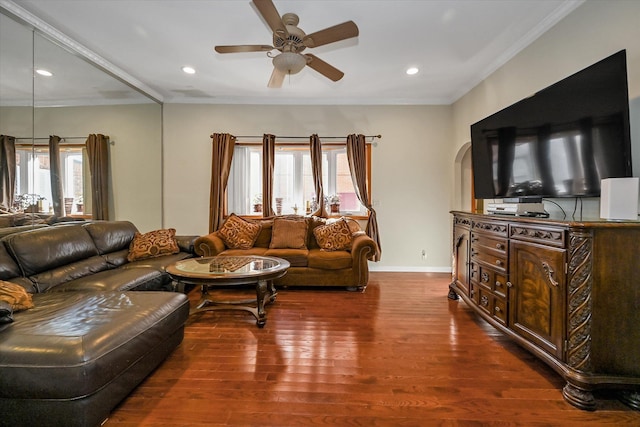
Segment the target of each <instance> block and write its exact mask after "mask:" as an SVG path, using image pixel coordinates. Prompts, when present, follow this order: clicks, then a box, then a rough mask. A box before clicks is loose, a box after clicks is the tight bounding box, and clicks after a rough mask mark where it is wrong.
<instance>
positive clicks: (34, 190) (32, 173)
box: [15, 145, 86, 214]
mask: <svg viewBox="0 0 640 427" xmlns="http://www.w3.org/2000/svg"><path fill="white" fill-rule="evenodd" d="M84 157H85V154H84V147H83V146H62V147H60V168H61V172H62V189H63V194H64V198H65V199H67V200H66V201H65V202H67V203H68V206H67V207H66V209H65V211H66V214H70V213H71V214H82V213H83V211H84V206H82V205H83V200H84V197H83V196H84V188H85V179H84V176H85V173H84V169H85V165H86V162H85V161H84ZM21 194H37V195H38V196H41V197H44V200H43V202H44V203H43V207H42V209H43V211H45V212H52V209H53V207H52V204H51V200H52V197H51V175H50V159H49V147H48V146H35V147H32V146H30V145H29V146H27V145H18V146H16V189H15V195H16V196H19V195H21ZM69 209H70V210H69Z"/></svg>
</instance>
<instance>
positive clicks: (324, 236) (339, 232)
mask: <svg viewBox="0 0 640 427" xmlns="http://www.w3.org/2000/svg"><path fill="white" fill-rule="evenodd" d="M313 234H314V236H316V241H317V242H318V246H320V250H323V251H344V250H347V249H350V248H351V242H352V241H353V237H352V236H351V230H350V229H349V224H347V221H345V220H344V218H340V219H339V220H338V221H335V222H332V223H331V224H327V225H321V226H319V227H316V228H315V230H313Z"/></svg>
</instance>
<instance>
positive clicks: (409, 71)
mask: <svg viewBox="0 0 640 427" xmlns="http://www.w3.org/2000/svg"><path fill="white" fill-rule="evenodd" d="M418 71H420V70H418V68H417V67H409V68H407V74H409V75H410V76H413V75H414V74H418Z"/></svg>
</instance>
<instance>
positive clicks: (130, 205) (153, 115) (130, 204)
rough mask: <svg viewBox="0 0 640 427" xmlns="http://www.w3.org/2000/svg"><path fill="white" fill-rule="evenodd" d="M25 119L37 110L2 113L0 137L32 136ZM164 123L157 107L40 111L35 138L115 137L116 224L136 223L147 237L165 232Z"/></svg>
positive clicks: (112, 148)
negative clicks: (157, 231) (118, 221)
mask: <svg viewBox="0 0 640 427" xmlns="http://www.w3.org/2000/svg"><path fill="white" fill-rule="evenodd" d="M25 113H27V114H26V115H25ZM23 116H24V117H27V118H28V117H30V116H31V107H29V108H27V109H25V108H22V107H4V108H1V109H0V123H1V124H2V129H1V131H0V132H2V133H6V134H8V135H13V136H16V137H22V136H30V135H31V128H30V123H31V122H30V120H28V119H24V118H23V119H21V118H20V117H23ZM161 122H162V107H161V106H159V105H157V104H142V105H116V106H92V107H48V108H37V109H36V112H35V116H34V136H35V137H36V138H39V137H43V138H48V136H49V135H58V136H60V137H65V136H66V137H73V136H85V135H89V134H90V133H102V134H105V135H109V137H110V138H111V141H113V142H114V144H113V145H111V146H110V150H109V155H110V157H111V178H112V181H111V184H112V185H111V189H112V194H111V197H110V203H111V210H110V215H111V219H126V220H130V221H131V222H133V223H134V224H135V225H136V226H137V227H138V228H139V229H140V231H143V232H144V231H149V230H153V229H156V228H160V227H161V226H162V188H161V183H162V167H161V165H162V163H161V156H162V150H161V148H162V147H161V141H162V134H161V132H162V126H161ZM40 142H46V140H44V141H40ZM70 142H78V143H84V140H83V139H80V140H72V141H70Z"/></svg>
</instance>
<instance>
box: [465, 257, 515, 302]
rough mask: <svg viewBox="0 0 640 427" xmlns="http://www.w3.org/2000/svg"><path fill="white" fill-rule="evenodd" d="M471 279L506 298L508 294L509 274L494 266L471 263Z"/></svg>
mask: <svg viewBox="0 0 640 427" xmlns="http://www.w3.org/2000/svg"><path fill="white" fill-rule="evenodd" d="M471 280H472V281H473V282H475V283H476V284H477V285H480V286H481V287H483V288H485V289H487V290H490V291H492V292H494V293H495V294H497V295H498V296H501V297H503V298H505V297H506V296H507V275H506V274H503V273H502V272H499V271H496V269H494V268H493V267H485V266H483V265H479V264H476V263H472V264H471Z"/></svg>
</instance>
